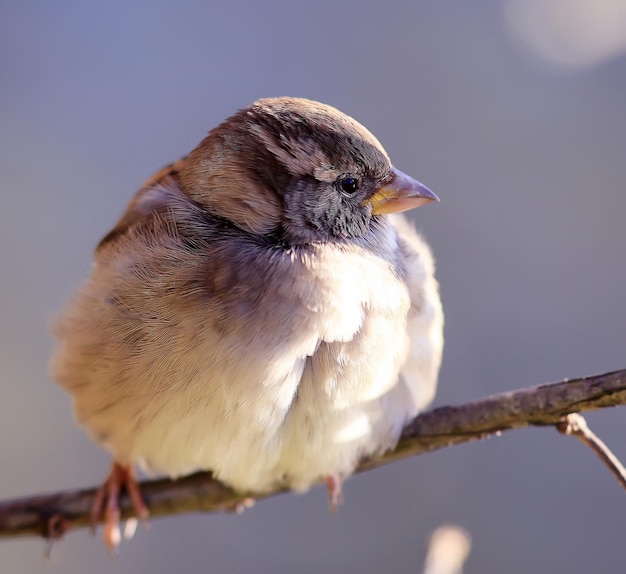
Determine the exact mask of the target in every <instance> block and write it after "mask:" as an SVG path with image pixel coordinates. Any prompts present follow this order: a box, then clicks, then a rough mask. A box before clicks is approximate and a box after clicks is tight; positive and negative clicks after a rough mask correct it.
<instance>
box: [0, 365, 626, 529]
mask: <svg viewBox="0 0 626 574" xmlns="http://www.w3.org/2000/svg"><path fill="white" fill-rule="evenodd" d="M624 404H626V370H621V371H616V372H614V373H607V374H604V375H597V376H593V377H584V378H580V379H573V380H569V381H568V380H565V381H561V382H559V383H553V384H548V385H541V386H538V387H533V388H528V389H523V390H519V391H515V392H511V393H503V394H500V395H495V396H493V397H489V398H486V399H483V400H480V401H476V402H473V403H468V404H465V405H460V406H456V407H441V408H438V409H435V410H433V411H430V412H427V413H424V414H422V415H420V416H418V417H417V418H415V419H414V420H413V421H412V422H411V423H410V424H408V425H407V426H406V427H405V429H404V431H403V433H402V437H401V439H400V442H399V443H398V446H397V447H396V449H395V450H393V451H391V452H388V453H386V454H385V455H383V456H382V457H379V458H376V459H372V460H366V461H363V462H362V463H361V464H360V465H359V468H358V469H357V472H363V471H366V470H369V469H372V468H376V467H379V466H382V465H385V464H389V463H391V462H393V461H395V460H399V459H402V458H406V457H408V456H415V455H419V454H422V453H425V452H429V451H433V450H438V449H440V448H444V447H447V446H452V445H455V444H460V443H464V442H469V441H473V440H478V439H483V438H486V437H489V436H492V435H494V434H499V433H501V432H503V431H507V430H511V429H515V428H521V427H526V426H546V425H551V426H553V425H557V424H561V423H562V422H563V420H564V419H565V417H567V416H568V415H569V414H570V413H572V412H583V411H590V410H594V409H600V408H606V407H612V406H617V405H624ZM141 490H142V494H143V496H144V500H145V501H146V504H147V505H148V507H149V509H150V516H151V517H152V518H156V517H159V516H166V515H174V514H184V513H190V512H217V511H232V510H233V509H236V508H238V507H241V504H242V503H245V500H246V499H248V498H249V497H254V498H257V499H260V498H266V497H268V496H274V495H276V494H279V493H281V492H285V490H284V489H283V490H278V491H276V492H272V493H269V494H267V493H266V494H261V495H259V494H257V493H251V492H246V493H236V492H233V491H232V490H231V489H229V488H227V487H226V486H224V485H223V484H221V483H220V482H218V481H216V480H213V479H212V478H211V474H210V473H206V472H201V473H196V474H193V475H190V476H187V477H185V478H182V479H180V480H177V481H171V480H165V479H163V480H153V481H146V482H143V483H142V484H141ZM94 494H95V489H93V488H90V489H85V490H78V491H76V490H74V491H64V492H58V493H54V494H46V495H40V496H33V497H28V498H22V499H18V500H13V501H7V502H0V538H2V537H15V536H31V535H40V536H48V535H53V536H60V535H62V534H63V533H64V532H66V531H67V530H70V529H74V528H81V527H85V526H88V525H89V515H90V509H91V503H92V501H93V497H94ZM121 508H122V517H123V518H128V517H129V516H131V515H132V506H131V503H130V500H129V498H128V496H123V497H122V500H121ZM50 525H53V528H52V529H51V528H50Z"/></svg>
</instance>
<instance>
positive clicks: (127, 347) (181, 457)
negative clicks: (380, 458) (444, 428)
mask: <svg viewBox="0 0 626 574" xmlns="http://www.w3.org/2000/svg"><path fill="white" fill-rule="evenodd" d="M433 199H435V196H434V195H433V194H432V192H430V191H429V190H428V189H427V188H425V187H424V186H422V185H421V184H419V183H418V182H416V181H415V180H413V179H411V178H409V177H408V176H406V175H404V174H402V173H401V172H399V171H397V170H395V169H394V168H393V167H392V165H391V162H390V160H389V158H388V156H387V154H386V152H385V151H384V149H383V148H382V146H381V145H380V143H379V142H378V141H377V140H376V139H375V138H374V136H372V135H371V134H370V133H369V132H368V131H367V130H366V129H365V128H364V127H363V126H361V125H360V124H358V123H357V122H356V121H354V120H353V119H351V118H349V117H348V116H345V115H344V114H342V113H341V112H339V111H338V110H336V109H334V108H332V107H329V106H325V105H323V104H320V103H317V102H312V101H309V100H303V99H295V98H273V99H266V100H259V101H258V102H256V103H255V104H254V105H253V106H251V107H249V108H246V109H244V110H241V111H240V112H238V113H237V114H235V115H234V116H232V117H231V118H229V119H228V120H226V121H225V122H224V123H223V124H221V125H220V126H218V127H217V128H215V129H214V130H213V131H212V132H211V133H210V134H209V136H208V137H207V138H206V139H205V140H204V141H203V142H201V143H200V144H199V145H198V147H197V148H196V149H195V150H193V151H192V152H191V153H190V154H189V155H188V156H187V157H185V158H183V159H182V160H180V161H178V162H176V163H174V164H172V165H171V166H169V167H168V168H165V169H164V170H161V171H160V172H159V173H157V174H156V175H155V176H154V177H153V178H151V179H150V180H148V182H146V184H144V186H143V187H142V188H141V189H140V190H139V191H138V192H137V194H136V196H135V198H134V199H133V200H132V201H131V203H130V205H129V207H128V209H127V211H126V213H125V214H124V215H123V217H122V218H121V220H120V221H119V222H118V224H117V226H116V227H115V228H114V229H113V230H112V231H111V232H110V233H109V234H108V235H107V236H106V237H105V238H104V239H103V240H102V242H101V243H100V245H99V247H98V249H97V251H96V254H95V265H94V268H93V270H92V272H91V275H90V277H89V278H88V280H87V281H86V283H85V284H84V285H83V286H82V288H81V289H80V290H79V291H78V293H77V295H76V296H75V297H74V298H73V299H72V301H70V303H69V304H68V305H67V306H66V308H65V309H64V311H63V312H62V314H61V316H60V318H59V320H58V322H57V325H56V327H55V335H56V337H57V339H58V342H59V345H58V348H57V351H56V353H55V355H54V357H53V362H52V374H53V377H54V378H55V379H56V380H57V382H58V383H59V384H60V385H61V386H62V387H63V388H65V389H66V390H67V391H68V392H69V393H71V395H72V397H73V400H74V409H75V412H76V416H77V418H78V420H79V422H80V423H81V424H83V425H84V426H85V427H86V429H87V430H88V431H89V433H90V434H91V435H92V437H93V438H94V439H95V440H96V441H97V442H99V443H100V444H102V445H103V446H104V447H105V448H107V449H108V450H109V451H110V452H111V454H112V455H113V457H114V460H115V462H116V463H117V467H116V468H117V471H118V472H117V474H118V475H119V474H120V473H119V469H129V468H132V466H133V465H135V464H140V465H143V466H145V467H147V468H150V469H152V470H154V471H156V472H160V473H164V474H167V475H169V476H173V477H175V476H181V475H184V474H186V473H189V472H192V471H194V470H196V469H208V470H212V471H213V472H214V473H215V476H216V477H217V478H219V479H220V480H222V481H223V482H225V483H226V484H229V485H230V486H232V487H233V488H235V489H239V490H242V491H253V492H254V491H256V492H260V491H267V490H269V489H272V488H276V487H278V486H287V487H289V488H293V489H294V490H306V489H307V488H309V487H310V486H311V485H312V484H313V483H315V482H317V481H319V480H321V479H324V478H327V479H328V480H327V483H328V484H329V485H331V486H332V489H331V490H332V492H331V502H336V500H337V498H338V496H339V494H340V492H339V485H340V483H341V480H342V479H343V478H345V477H347V476H348V475H350V474H351V473H352V472H353V471H354V468H355V466H356V465H357V464H358V462H359V460H360V459H361V458H362V457H364V456H371V455H375V454H377V453H380V452H383V451H385V450H387V449H390V448H392V447H393V446H394V445H395V443H396V441H397V439H398V436H399V433H400V430H401V429H402V426H403V425H404V424H405V423H406V422H407V421H408V420H409V419H410V418H412V417H414V416H415V415H416V414H417V412H418V411H419V410H420V409H423V408H424V407H425V406H426V405H427V404H428V403H429V402H430V401H431V400H432V397H433V395H434V392H435V388H436V381H437V373H438V369H439V363H440V359H441V351H442V346H443V339H442V326H443V315H442V311H441V305H440V302H439V295H438V288H437V283H436V281H435V279H434V276H433V262H432V257H431V255H430V251H429V249H428V247H427V245H426V244H425V243H424V242H423V240H422V239H421V238H420V237H419V236H418V235H417V234H416V233H415V232H414V231H413V229H412V228H411V226H410V225H409V224H407V222H406V221H405V220H404V219H403V218H402V216H400V215H394V214H393V212H396V211H404V210H405V209H409V208H412V207H417V206H419V205H423V204H424V203H427V202H429V201H432V200H433ZM388 214H392V215H388ZM120 480H121V481H122V482H127V483H128V484H130V485H132V484H133V477H132V474H131V475H130V476H126V477H125V478H122V479H120V478H119V476H118V478H116V479H115V481H117V484H118V485H119V481H120ZM107 484H108V485H110V481H109V483H107ZM333 485H334V486H333ZM106 494H107V491H106V489H105V490H103V491H102V497H101V499H100V500H99V501H98V503H99V504H101V503H103V500H104V498H105V497H106ZM332 497H334V500H333V499H332ZM136 503H137V506H138V507H139V510H140V511H141V512H144V511H145V509H144V508H143V507H142V505H141V501H140V499H139V498H138V495H137V496H136ZM96 506H97V507H98V505H96ZM96 511H99V507H98V508H96ZM106 521H107V523H108V525H107V530H106V537H107V541H108V543H109V544H114V543H115V542H116V538H117V537H118V534H117V530H116V529H117V525H116V518H115V516H114V513H113V514H112V513H109V514H107V516H106Z"/></svg>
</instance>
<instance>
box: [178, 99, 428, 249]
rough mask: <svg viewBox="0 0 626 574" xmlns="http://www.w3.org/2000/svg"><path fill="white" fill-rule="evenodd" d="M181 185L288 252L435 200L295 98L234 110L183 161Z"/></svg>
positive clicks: (360, 138) (340, 117) (335, 115)
mask: <svg viewBox="0 0 626 574" xmlns="http://www.w3.org/2000/svg"><path fill="white" fill-rule="evenodd" d="M180 176H181V184H182V186H183V189H184V191H185V192H186V193H187V194H188V195H189V196H190V197H191V198H192V199H194V200H195V201H197V202H198V203H200V204H202V205H204V206H205V207H206V208H207V209H208V210H209V211H211V212H212V213H214V214H216V215H219V216H220V217H223V218H225V219H228V220H230V221H231V222H232V223H234V224H235V225H237V226H239V227H241V228H243V229H245V230H247V231H249V232H252V233H258V234H263V235H267V234H280V236H281V237H282V238H283V239H284V240H285V241H287V242H288V243H290V244H306V243H310V242H315V241H333V240H341V239H345V238H354V237H361V236H364V235H366V234H367V233H368V231H369V230H370V227H371V222H372V220H373V219H374V218H376V217H377V216H383V215H384V214H386V213H393V212H399V211H405V210H407V209H412V208H414V207H418V206H420V205H424V204H425V203H428V202H430V201H433V200H436V199H437V197H436V196H435V194H434V193H433V192H431V191H430V190H429V189H428V188H427V187H425V186H424V185H422V184H421V183H419V182H418V181H416V180H414V179H412V178H411V177H409V176H407V175H405V174H403V173H402V172H400V171H399V170H397V169H395V168H394V167H393V166H392V164H391V161H390V160H389V156H388V155H387V153H386V152H385V150H384V149H383V147H382V145H381V144H380V143H379V142H378V140H377V139H376V138H375V137H374V136H373V135H372V134H371V133H370V132H369V131H368V130H367V129H366V128H365V127H363V126H362V125H361V124H359V123H358V122H356V121H355V120H353V119H352V118H350V117H349V116H346V115H345V114H343V113H341V112H340V111H339V110H337V109H335V108H333V107H331V106H327V105H324V104H321V103H318V102H314V101H310V100H305V99H300V98H268V99H263V100H259V101H257V102H255V103H254V104H253V105H252V106H250V107H248V108H245V109H243V110H240V111H239V112H237V113H236V114H235V115H233V116H231V117H230V118H229V119H227V120H226V121H225V122H224V123H222V124H221V125H220V126H218V127H217V128H215V129H214V130H212V131H211V132H210V133H209V135H208V136H207V137H206V138H205V140H204V141H202V142H201V143H200V145H199V146H198V147H197V148H196V149H195V150H194V151H193V152H191V154H190V156H189V158H188V160H187V162H185V167H184V168H183V169H182V170H181V173H180Z"/></svg>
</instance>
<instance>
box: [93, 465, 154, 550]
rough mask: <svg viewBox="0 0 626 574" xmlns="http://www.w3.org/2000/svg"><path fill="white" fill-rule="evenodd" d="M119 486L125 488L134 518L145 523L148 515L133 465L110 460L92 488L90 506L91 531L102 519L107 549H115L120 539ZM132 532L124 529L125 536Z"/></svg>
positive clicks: (129, 535)
mask: <svg viewBox="0 0 626 574" xmlns="http://www.w3.org/2000/svg"><path fill="white" fill-rule="evenodd" d="M123 488H126V492H128V496H129V497H130V500H131V502H132V505H133V508H134V509H135V512H136V514H137V518H139V519H140V520H141V521H142V522H143V523H144V524H145V525H146V526H148V517H149V516H150V513H149V511H148V507H147V506H146V503H145V502H144V501H143V498H142V496H141V490H140V488H139V484H138V483H137V478H136V477H135V471H134V470H133V467H132V466H131V465H123V464H120V463H118V462H114V463H113V467H112V468H111V472H110V473H109V476H108V477H107V479H106V480H105V481H104V484H103V485H102V486H101V487H100V488H99V489H98V492H96V496H95V497H94V500H93V504H92V506H91V528H92V532H95V530H96V525H97V524H98V523H99V522H104V543H105V544H106V545H107V547H108V548H109V550H111V552H116V551H117V547H118V546H119V544H120V541H121V539H122V535H121V532H120V518H121V509H120V495H121V493H122V489H123ZM135 524H136V521H135ZM133 532H134V529H132V528H131V529H127V533H125V535H126V538H131V537H132V533H133Z"/></svg>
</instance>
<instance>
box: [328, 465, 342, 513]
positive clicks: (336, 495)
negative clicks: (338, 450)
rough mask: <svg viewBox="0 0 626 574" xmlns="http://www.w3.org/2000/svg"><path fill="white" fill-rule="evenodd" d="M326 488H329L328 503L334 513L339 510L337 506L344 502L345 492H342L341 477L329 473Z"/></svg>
mask: <svg viewBox="0 0 626 574" xmlns="http://www.w3.org/2000/svg"><path fill="white" fill-rule="evenodd" d="M325 482H326V490H328V503H329V505H330V511H331V512H332V513H335V512H337V507H338V506H339V505H340V504H343V493H342V492H341V478H339V476H338V475H336V474H329V475H328V476H327V477H326V478H325Z"/></svg>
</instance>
